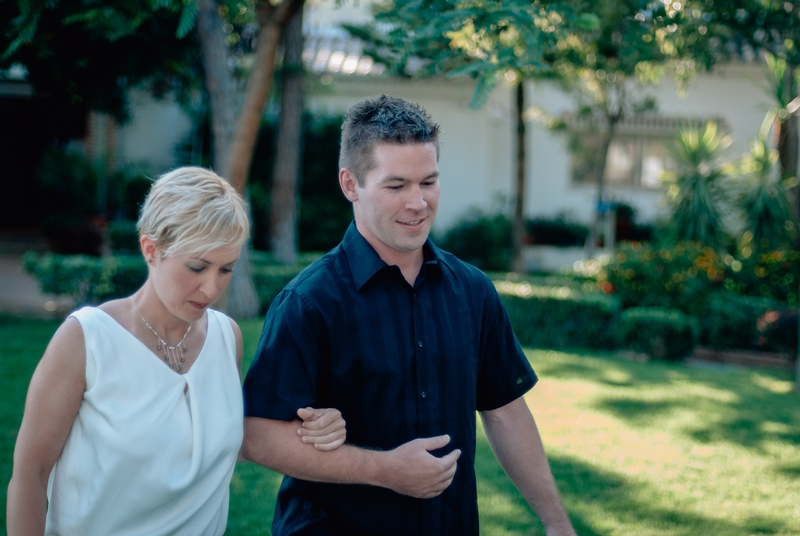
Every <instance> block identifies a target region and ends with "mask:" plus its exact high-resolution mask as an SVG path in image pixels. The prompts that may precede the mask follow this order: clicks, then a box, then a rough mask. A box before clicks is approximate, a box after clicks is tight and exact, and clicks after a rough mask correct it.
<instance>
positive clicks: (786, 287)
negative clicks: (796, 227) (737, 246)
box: [723, 249, 800, 307]
mask: <svg viewBox="0 0 800 536" xmlns="http://www.w3.org/2000/svg"><path fill="white" fill-rule="evenodd" d="M725 263H726V265H727V267H728V268H727V272H726V274H725V281H724V283H723V284H724V287H725V289H727V290H730V291H731V292H734V293H736V294H744V295H747V296H757V297H762V298H769V299H773V300H777V301H781V302H785V303H786V304H787V305H788V306H789V307H797V303H798V295H797V292H798V285H799V284H800V251H798V250H796V249H789V250H775V251H767V252H764V253H757V254H754V255H751V256H750V257H748V258H734V257H732V256H731V257H726V259H725Z"/></svg>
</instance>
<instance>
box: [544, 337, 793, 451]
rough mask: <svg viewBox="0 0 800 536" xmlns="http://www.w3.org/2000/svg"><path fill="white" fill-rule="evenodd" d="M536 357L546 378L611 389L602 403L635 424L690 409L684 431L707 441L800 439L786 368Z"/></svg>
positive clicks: (758, 444) (750, 444)
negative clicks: (714, 368) (710, 367)
mask: <svg viewBox="0 0 800 536" xmlns="http://www.w3.org/2000/svg"><path fill="white" fill-rule="evenodd" d="M539 356H541V358H540V359H539V360H538V362H537V357H539ZM531 357H532V359H531V362H532V363H533V365H534V368H535V369H537V370H541V371H542V372H541V374H542V376H545V377H548V378H557V379H566V380H568V379H580V380H582V381H590V382H595V383H597V384H600V385H601V386H602V385H606V386H608V387H609V389H608V391H607V393H606V394H604V393H603V392H602V391H601V392H600V393H598V395H597V400H596V402H595V403H594V407H595V408H597V409H599V410H600V411H603V412H606V413H609V414H611V415H613V416H615V417H617V418H620V419H623V420H627V421H629V422H631V423H632V424H635V425H642V424H646V423H647V422H651V421H655V420H657V419H658V418H659V417H662V416H668V415H669V414H671V413H674V412H678V411H690V412H694V413H695V414H696V415H697V418H696V419H693V420H692V423H691V424H687V425H686V426H685V428H684V429H683V430H682V433H684V434H686V436H687V437H690V438H692V439H693V440H696V441H699V442H703V443H715V442H728V443H732V444H736V445H740V446H744V447H747V448H749V449H759V450H763V449H764V447H765V445H766V443H768V442H771V441H775V440H777V441H782V442H788V443H794V444H797V443H800V397H798V395H797V393H795V392H793V391H788V392H787V391H786V389H785V388H784V387H785V385H786V382H787V381H788V380H789V379H790V375H789V374H788V373H785V372H777V371H771V370H764V369H731V370H722V371H710V370H702V369H697V368H690V367H688V366H687V365H683V364H673V363H663V362H654V361H651V362H648V363H642V362H637V361H631V360H628V359H624V358H621V357H618V356H615V355H613V354H601V353H597V354H591V355H587V354H568V353H564V354H559V353H557V352H549V351H541V353H540V352H534V353H533V354H531ZM776 385H778V386H779V387H780V388H778V387H775V386H776Z"/></svg>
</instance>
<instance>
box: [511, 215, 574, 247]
mask: <svg viewBox="0 0 800 536" xmlns="http://www.w3.org/2000/svg"><path fill="white" fill-rule="evenodd" d="M525 230H526V231H527V232H528V234H529V235H530V242H531V244H535V245H542V246H583V244H584V242H586V237H587V236H589V228H588V227H587V226H585V225H582V224H580V223H575V222H571V221H568V220H566V219H565V218H563V217H561V218H559V217H557V218H552V219H551V218H533V219H530V220H528V221H526V222H525Z"/></svg>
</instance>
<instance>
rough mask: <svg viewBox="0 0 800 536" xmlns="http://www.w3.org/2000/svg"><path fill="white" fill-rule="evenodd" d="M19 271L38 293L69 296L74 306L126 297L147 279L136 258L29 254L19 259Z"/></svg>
mask: <svg viewBox="0 0 800 536" xmlns="http://www.w3.org/2000/svg"><path fill="white" fill-rule="evenodd" d="M23 267H24V269H25V271H26V272H28V273H30V274H32V275H34V276H35V277H36V279H37V280H38V281H39V287H40V288H41V289H42V292H45V293H47V294H60V295H65V296H69V297H70V298H72V299H73V300H74V302H75V305H76V306H81V305H86V304H97V303H100V302H102V301H105V300H110V299H113V298H119V297H122V296H127V295H129V294H132V293H133V292H135V291H136V289H138V288H139V287H140V286H142V284H143V283H144V281H145V280H146V279H147V265H146V264H145V262H144V259H142V257H141V256H140V255H120V256H115V257H90V256H88V255H58V254H55V253H47V254H45V255H39V254H36V253H32V252H30V253H26V254H25V257H24V258H23Z"/></svg>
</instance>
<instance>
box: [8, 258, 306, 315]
mask: <svg viewBox="0 0 800 536" xmlns="http://www.w3.org/2000/svg"><path fill="white" fill-rule="evenodd" d="M319 257H320V254H319V253H305V254H302V255H300V263H299V264H297V265H295V266H281V265H275V264H273V263H274V260H273V259H272V256H271V255H270V254H268V253H264V252H258V251H254V252H253V256H252V264H253V281H254V284H255V286H256V293H257V294H258V299H259V302H260V304H261V310H262V312H266V310H267V309H268V308H269V305H270V303H272V300H273V299H275V296H277V294H278V293H279V292H280V291H281V289H283V287H284V286H286V284H287V283H288V282H289V281H291V280H292V278H293V277H294V276H296V275H297V274H298V273H300V271H301V270H302V269H303V268H305V267H306V266H307V265H308V264H309V263H311V262H312V261H314V260H316V259H317V258H319ZM23 266H24V268H25V271H27V272H28V273H30V274H32V275H34V276H35V277H36V279H37V280H38V282H39V287H40V288H41V289H42V292H45V293H47V294H59V295H63V296H69V297H70V298H72V300H73V301H74V303H75V306H76V307H80V306H81V305H86V304H98V303H100V302H103V301H106V300H110V299H114V298H120V297H123V296H129V295H131V294H133V293H134V292H136V290H137V289H138V288H139V287H141V286H142V284H144V282H145V280H146V279H147V265H146V264H145V262H144V260H143V259H142V256H141V255H116V256H111V257H90V256H87V255H58V254H54V253H47V254H44V255H40V254H37V253H27V254H26V255H25V257H24V259H23Z"/></svg>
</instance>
